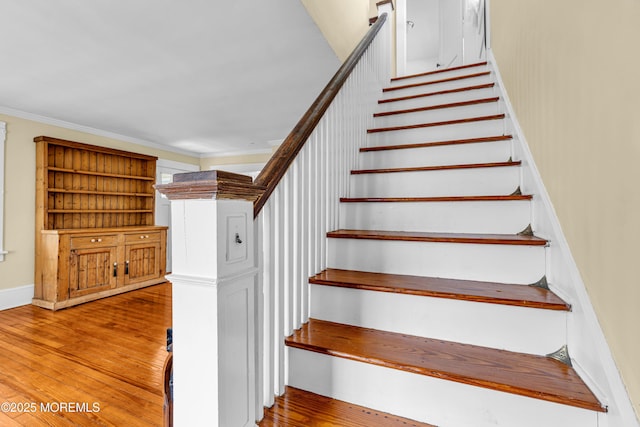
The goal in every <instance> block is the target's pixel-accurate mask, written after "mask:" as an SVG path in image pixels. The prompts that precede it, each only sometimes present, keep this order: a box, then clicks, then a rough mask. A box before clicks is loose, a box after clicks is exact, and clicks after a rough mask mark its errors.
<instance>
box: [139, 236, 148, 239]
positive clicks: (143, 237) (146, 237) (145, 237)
mask: <svg viewBox="0 0 640 427" xmlns="http://www.w3.org/2000/svg"><path fill="white" fill-rule="evenodd" d="M140 238H141V239H148V238H149V236H140Z"/></svg>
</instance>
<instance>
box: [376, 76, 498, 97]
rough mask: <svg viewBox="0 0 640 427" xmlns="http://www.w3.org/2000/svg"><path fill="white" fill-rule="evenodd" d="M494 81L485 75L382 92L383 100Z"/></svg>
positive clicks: (491, 77)
mask: <svg viewBox="0 0 640 427" xmlns="http://www.w3.org/2000/svg"><path fill="white" fill-rule="evenodd" d="M493 81H494V77H493V75H492V74H488V75H483V76H478V77H470V78H468V79H461V80H453V81H450V82H443V83H433V84H429V85H425V86H415V87H408V88H405V89H397V90H390V91H386V92H382V98H381V99H390V98H398V97H401V96H409V95H417V94H419V93H425V92H437V91H441V90H449V89H457V88H461V87H467V86H475V85H481V84H485V83H493Z"/></svg>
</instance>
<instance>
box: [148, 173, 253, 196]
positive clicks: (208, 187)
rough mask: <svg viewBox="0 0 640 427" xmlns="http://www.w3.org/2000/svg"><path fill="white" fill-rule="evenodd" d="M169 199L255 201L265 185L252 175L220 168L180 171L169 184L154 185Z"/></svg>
mask: <svg viewBox="0 0 640 427" xmlns="http://www.w3.org/2000/svg"><path fill="white" fill-rule="evenodd" d="M154 187H155V189H156V190H158V191H159V192H160V193H161V194H164V195H165V196H167V198H168V199H169V200H185V199H214V200H220V199H235V200H248V201H251V202H255V201H256V200H257V199H258V198H259V197H260V195H262V193H264V191H265V187H264V186H261V185H256V184H254V183H253V180H252V179H251V177H250V176H246V175H240V174H237V173H232V172H225V171H219V170H211V171H201V172H187V173H179V174H175V175H174V176H173V182H171V183H169V184H157V185H155V186H154Z"/></svg>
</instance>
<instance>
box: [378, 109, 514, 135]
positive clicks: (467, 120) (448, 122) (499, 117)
mask: <svg viewBox="0 0 640 427" xmlns="http://www.w3.org/2000/svg"><path fill="white" fill-rule="evenodd" d="M504 118H505V115H504V114H492V115H489V116H480V117H468V118H465V119H455V120H445V121H441V122H430V123H418V124H415V125H404V126H390V127H382V128H372V129H367V133H376V132H389V131H396V130H406V129H419V128H428V127H434V126H447V125H458V124H462V123H473V122H482V121H487V120H502V119H504Z"/></svg>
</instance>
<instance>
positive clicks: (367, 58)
mask: <svg viewBox="0 0 640 427" xmlns="http://www.w3.org/2000/svg"><path fill="white" fill-rule="evenodd" d="M381 12H382V11H381ZM386 20H387V14H386V13H382V14H381V15H380V17H379V18H378V20H377V21H376V22H375V23H374V24H373V25H372V26H371V28H370V29H369V31H368V33H367V34H366V35H365V37H364V38H363V40H362V41H361V42H360V43H359V44H358V46H357V47H356V48H355V50H354V51H353V53H352V54H351V56H349V58H348V59H347V60H346V61H345V62H344V64H343V65H342V66H341V68H340V69H339V70H338V72H337V73H336V74H335V76H334V77H333V78H332V79H331V81H330V82H329V84H328V85H327V86H326V87H325V88H324V90H323V91H322V93H321V94H320V95H319V96H318V98H317V99H316V100H315V102H314V103H313V104H312V106H311V107H310V108H309V110H308V111H307V112H306V113H305V114H304V116H303V117H302V119H301V120H300V121H299V122H298V124H297V125H296V126H295V127H294V129H293V130H292V132H291V133H290V134H289V136H288V137H287V138H286V139H285V140H284V142H283V143H282V145H281V146H280V147H279V149H278V150H277V151H276V152H275V153H274V155H273V157H272V158H271V160H270V161H269V162H268V163H267V164H266V166H265V168H264V169H263V170H262V172H261V173H260V174H259V175H258V177H257V178H256V180H255V183H256V184H257V185H258V186H261V187H265V188H266V190H265V192H264V193H263V194H262V196H261V197H260V198H259V199H258V200H257V201H256V202H255V204H254V215H255V220H254V226H255V231H254V236H255V239H256V240H255V246H254V247H255V257H256V260H257V266H258V278H257V280H258V283H259V284H261V286H262V292H260V291H258V298H257V304H256V305H257V307H256V310H257V312H256V319H257V328H258V331H257V332H258V337H259V339H258V341H259V342H258V351H257V356H258V357H257V369H256V376H257V383H258V384H257V393H256V397H257V399H256V413H257V414H261V413H262V408H263V407H264V406H267V407H269V406H271V405H273V403H274V399H275V396H276V395H281V394H282V393H283V392H284V386H285V381H286V378H285V375H286V367H285V366H286V365H285V346H284V340H285V337H287V336H289V335H291V334H292V333H293V331H294V329H298V328H300V327H301V325H302V324H303V323H305V322H306V321H307V320H308V318H309V291H308V289H309V288H308V278H309V276H311V275H313V274H315V273H317V272H319V271H321V270H322V269H324V268H325V267H326V252H327V248H326V233H327V231H330V230H331V229H334V228H337V227H338V205H339V201H340V197H346V196H348V193H349V185H348V180H349V175H350V170H351V169H353V167H354V166H355V164H356V155H357V153H358V149H359V148H360V147H362V146H363V145H364V144H365V137H366V129H367V127H370V125H371V124H372V113H373V111H372V107H371V106H373V105H375V101H376V100H377V97H378V96H379V95H380V93H381V90H380V89H381V87H382V84H383V83H384V82H388V81H389V77H390V58H391V52H390V49H391V40H390V39H391V37H390V36H391V33H390V29H389V27H390V26H389V25H386V27H385V22H386ZM383 28H384V29H385V30H384V31H380V30H381V29H383ZM259 286H260V285H259ZM260 349H261V350H262V351H260Z"/></svg>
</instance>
